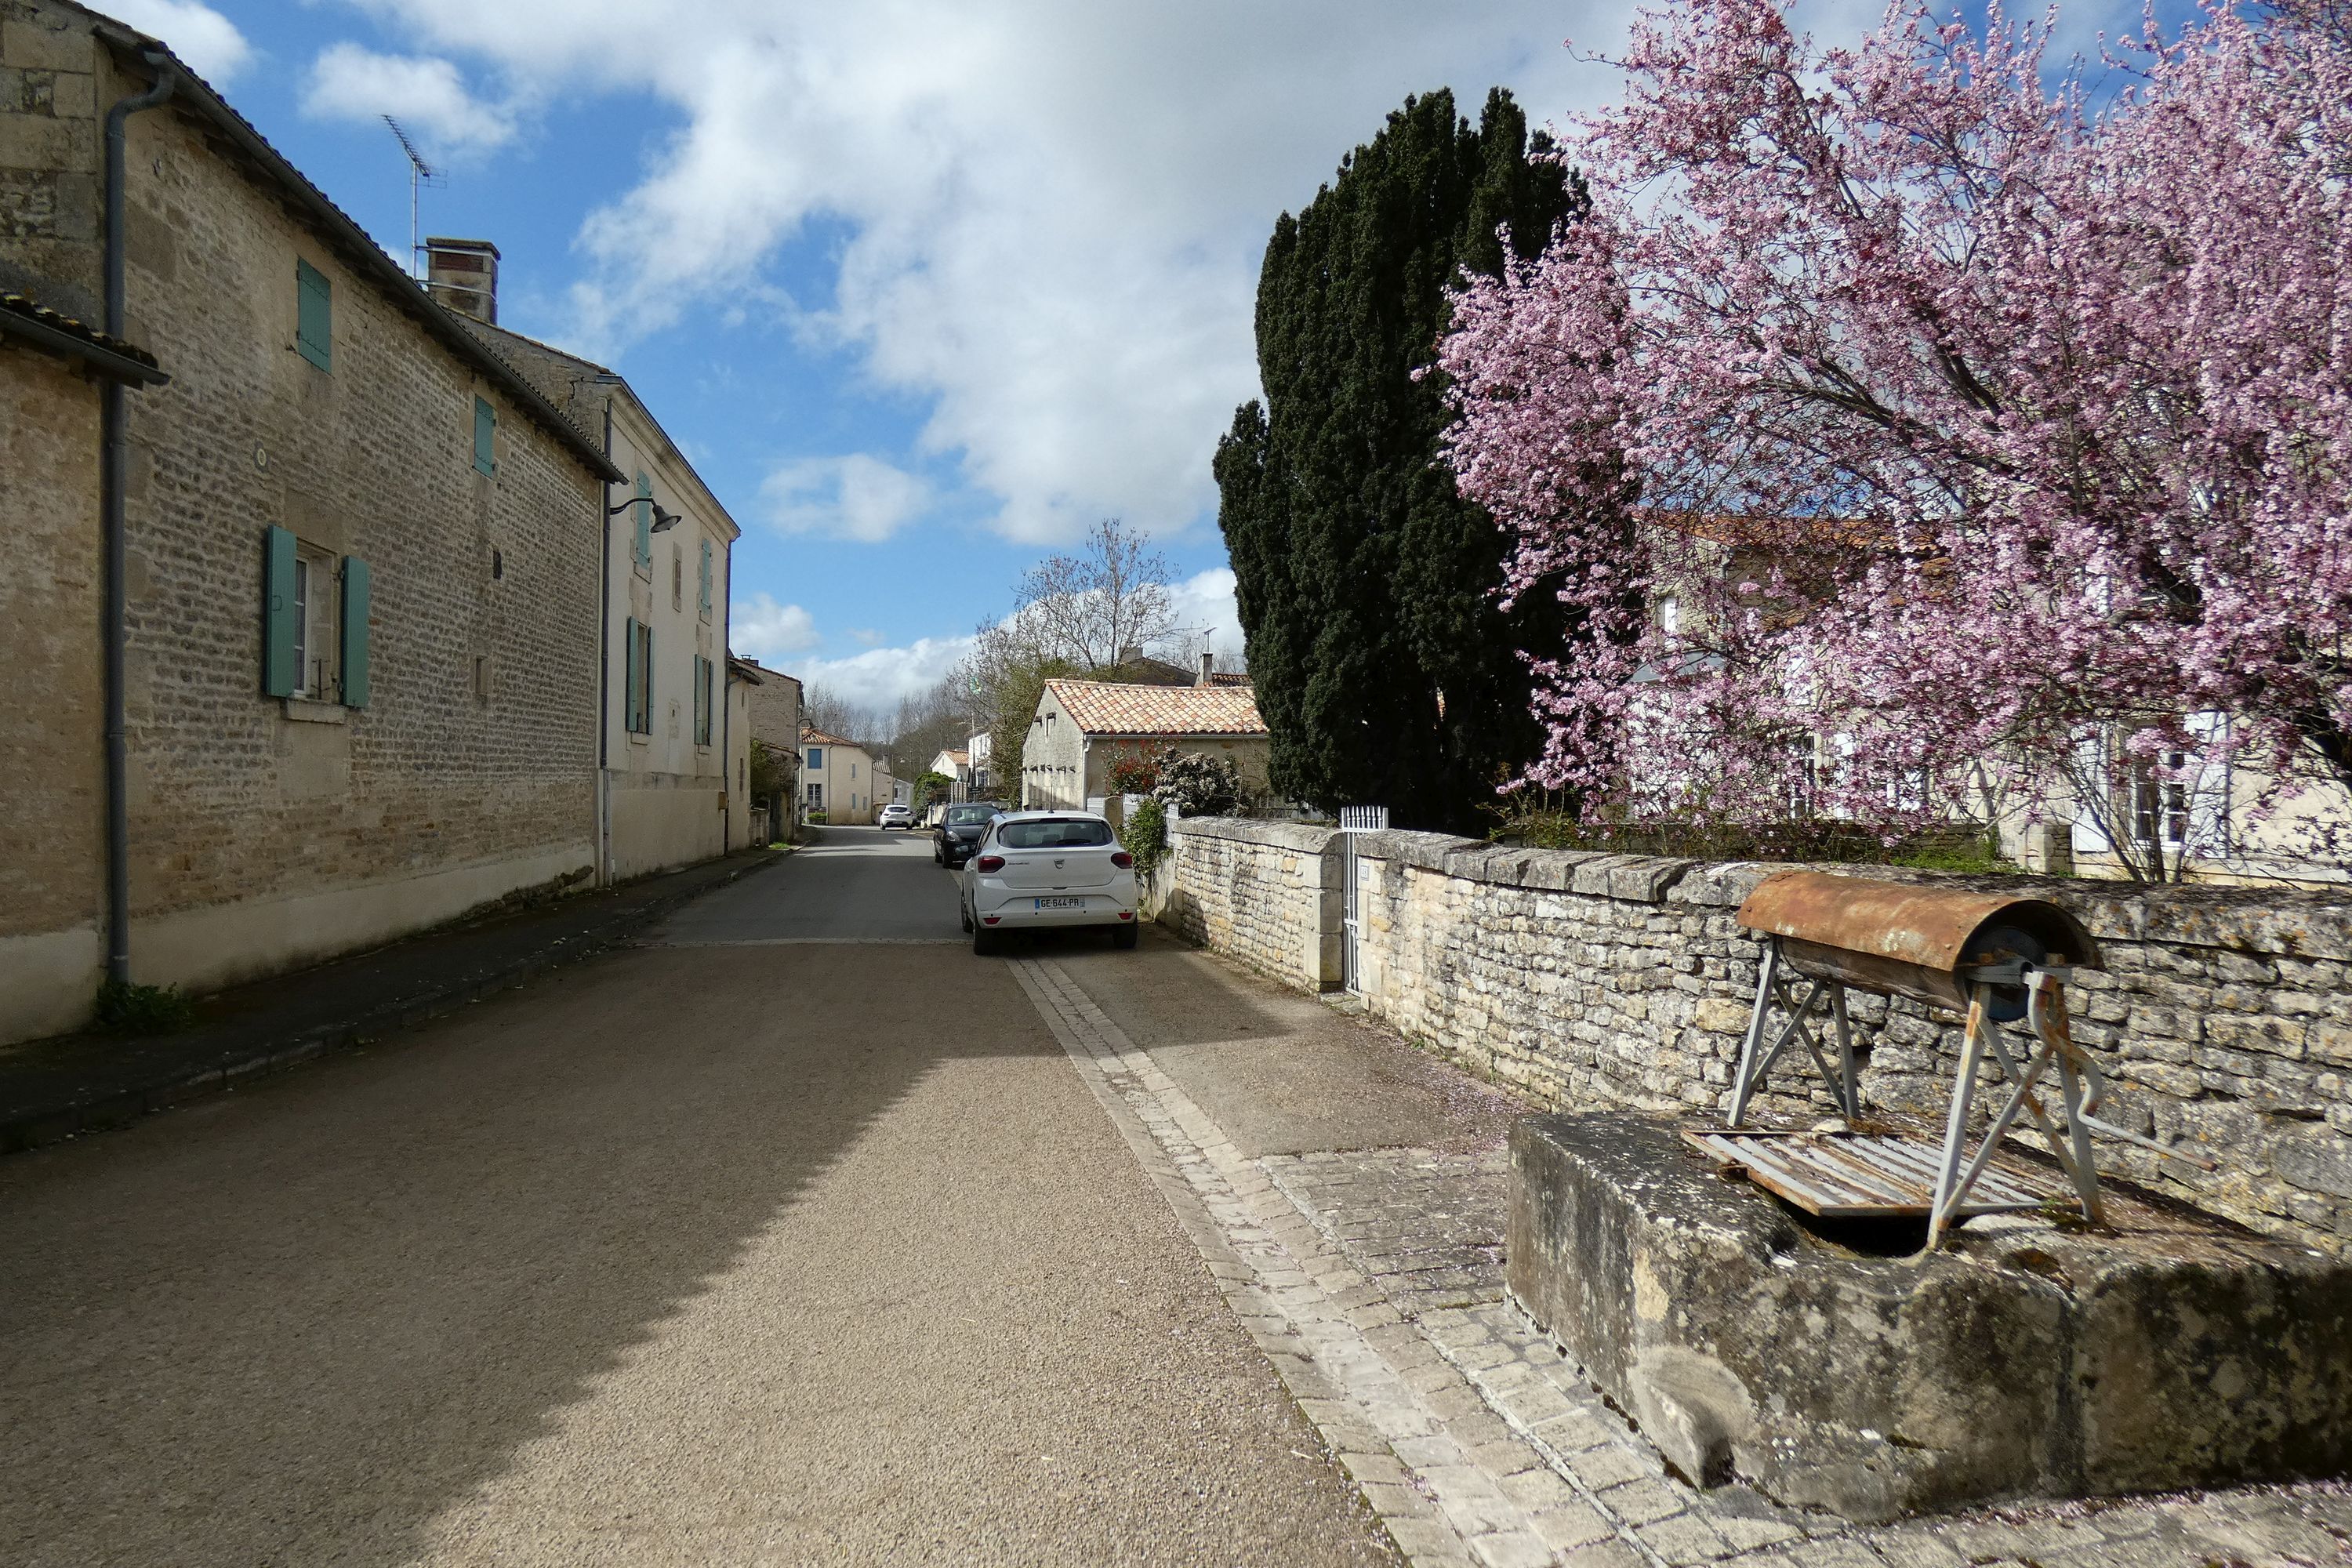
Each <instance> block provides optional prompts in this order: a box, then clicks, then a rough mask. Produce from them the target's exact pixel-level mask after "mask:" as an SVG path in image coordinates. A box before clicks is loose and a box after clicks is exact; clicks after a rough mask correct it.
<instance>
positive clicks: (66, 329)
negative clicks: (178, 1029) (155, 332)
mask: <svg viewBox="0 0 2352 1568" xmlns="http://www.w3.org/2000/svg"><path fill="white" fill-rule="evenodd" d="M164 379H165V377H164V375H163V372H162V371H161V370H160V369H158V368H157V367H156V364H155V361H154V360H153V358H152V356H150V355H148V354H147V353H144V352H143V351H142V350H139V349H136V348H133V347H131V345H130V344H128V343H121V342H115V341H113V340H112V339H110V338H108V337H106V336H104V335H103V334H101V333H100V332H97V331H92V330H91V329H90V328H89V327H87V326H85V325H83V324H82V323H81V322H79V321H74V320H72V319H70V318H68V317H65V316H60V315H58V314H56V313H55V312H53V311H49V310H44V309H42V308H41V307H39V306H37V305H36V304H35V303H34V302H33V301H32V300H27V299H25V298H24V297H22V296H21V295H16V294H0V507H5V508H6V509H7V515H9V516H10V517H12V518H14V519H15V520H16V526H15V535H16V537H15V541H14V546H15V548H14V550H13V552H12V564H11V567H10V569H9V570H8V571H7V572H5V573H0V661H5V666H6V668H9V669H10V670H13V671H15V672H16V678H17V679H20V680H22V681H24V682H25V683H26V690H28V691H37V692H39V693H41V700H40V701H38V702H29V703H26V704H23V705H22V706H20V708H19V709H18V710H17V712H16V715H15V717H14V718H13V720H12V721H11V723H10V727H9V728H10V742H9V744H7V745H5V746H0V796H5V798H6V799H7V800H8V801H9V802H10V806H11V813H12V816H14V818H15V822H16V830H15V831H12V832H11V833H10V834H9V836H8V852H7V853H6V854H5V855H0V1039H8V1038H21V1037H25V1036H27V1035H39V1034H47V1033H49V1032H52V1031H54V1030H58V1029H66V1028H70V1027H72V1026H74V1025H75V1024H77V1023H79V1022H80V1020H81V1018H82V1016H83V1015H84V1014H85V1013H86V1012H87V1010H88V1009H89V1002H90V996H91V994H92V992H93V991H94V990H95V989H96V986H97V976H98V973H99V972H100V962H101V959H102V956H103V948H102V942H103V937H102V934H101V933H102V931H103V929H104V926H105V923H106V876H105V868H104V858H105V852H106V846H105V842H104V833H105V816H106V804H105V803H106V777H105V769H104V766H103V763H102V756H103V746H102V743H101V742H102V736H103V734H104V731H105V726H106V705H105V698H104V692H103V689H102V679H103V669H104V665H105V651H104V643H103V639H102V637H101V636H100V614H101V599H102V594H101V588H102V584H103V579H104V575H105V562H104V560H103V551H102V548H101V542H100V527H99V505H100V502H99V460H98V454H99V433H100V397H101V392H100V388H101V387H102V386H103V385H105V384H107V383H108V382H113V383H116V384H127V385H130V386H132V387H140V386H153V385H159V384H162V383H163V380H164Z"/></svg>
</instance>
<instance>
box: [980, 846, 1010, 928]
mask: <svg viewBox="0 0 2352 1568" xmlns="http://www.w3.org/2000/svg"><path fill="white" fill-rule="evenodd" d="M972 866H973V868H975V869H977V870H982V871H1002V870H1003V869H1004V857H1003V856H1002V855H983V856H982V857H981V858H979V859H977V860H975V861H973V862H972ZM990 923H991V924H994V923H995V922H994V921H991V922H990Z"/></svg>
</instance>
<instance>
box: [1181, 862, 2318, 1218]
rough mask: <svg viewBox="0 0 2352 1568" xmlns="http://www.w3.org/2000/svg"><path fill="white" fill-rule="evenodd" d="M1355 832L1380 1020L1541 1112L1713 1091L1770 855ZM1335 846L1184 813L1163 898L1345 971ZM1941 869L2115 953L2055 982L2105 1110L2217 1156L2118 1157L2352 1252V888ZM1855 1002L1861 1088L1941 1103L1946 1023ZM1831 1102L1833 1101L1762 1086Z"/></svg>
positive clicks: (1786, 1102) (2196, 1193)
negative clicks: (2112, 1085) (2076, 976)
mask: <svg viewBox="0 0 2352 1568" xmlns="http://www.w3.org/2000/svg"><path fill="white" fill-rule="evenodd" d="M1355 849H1356V852H1357V853H1358V855H1359V856H1360V858H1361V862H1362V863H1361V866H1360V871H1361V888H1362V891H1361V908H1360V922H1361V927H1362V935H1361V946H1360V963H1361V975H1362V982H1361V990H1362V992H1363V994H1364V1004H1365V1006H1366V1008H1367V1009H1368V1010H1369V1011H1370V1013H1371V1014H1372V1016H1375V1017H1378V1018H1380V1019H1381V1020H1382V1021H1384V1022H1386V1023H1388V1024H1390V1025H1391V1026H1393V1027H1395V1028H1396V1029H1397V1030H1399V1031H1400V1032H1401V1033H1402V1034H1403V1035H1404V1036H1405V1037H1407V1038H1409V1039H1411V1040H1412V1041H1414V1042H1415V1043H1417V1044H1419V1045H1421V1046H1422V1047H1423V1048H1425V1049H1430V1050H1433V1051H1434V1052H1436V1053H1437V1054H1439V1055H1441V1056H1443V1057H1445V1058H1448V1059H1451V1060H1453V1061H1454V1062H1456V1063H1458V1064H1460V1065H1462V1066H1464V1067H1465V1068H1469V1069H1470V1070H1472V1071H1475V1072H1476V1073H1478V1074H1479V1075H1480V1076H1482V1077H1485V1078H1487V1079H1491V1080H1492V1081H1494V1082H1496V1083H1498V1084H1501V1085H1503V1086H1505V1087H1507V1088H1508V1089H1512V1090H1513V1091H1515V1092H1516V1093H1517V1094H1518V1095H1520V1096H1521V1097H1522V1098H1523V1099H1525V1100H1528V1102H1529V1103H1531V1104H1534V1105H1538V1106H1541V1107H1544V1108H1546V1109H1551V1110H1601V1109H1606V1108H1609V1107H1628V1108H1637V1109H1642V1110H1675V1109H1699V1108H1713V1107H1716V1106H1718V1105H1720V1104H1721V1103H1722V1102H1723V1100H1725V1098H1726V1096H1727V1091H1728V1086H1729V1084H1730V1079H1731V1071H1732V1064H1733V1061H1734V1059H1735V1058H1736V1057H1737V1055H1738V1048H1739V1037H1740V1032H1741V1030H1742V1028H1743V1027H1744V1026H1745V1024H1746V1021H1747V1016H1748V1004H1749V1000H1750V998H1751V997H1752V995H1753V993H1754V988H1755V984H1756V952H1757V947H1756V943H1755V942H1754V941H1753V939H1751V938H1749V937H1748V935H1746V934H1745V933H1744V932H1742V931H1740V930H1739V929H1738V926H1737V924H1736V922H1735V921H1734V920H1733V918H1732V915H1733V911H1734V910H1737V909H1738V905H1739V901H1740V900H1742V899H1744V898H1745V897H1746V896H1747V895H1748V891H1749V890H1750V889H1753V888H1754V887H1755V885H1756V884H1757V883H1758V882H1759V881H1760V880H1762V879H1764V878H1765V877H1766V876H1769V875H1770V874H1771V873H1772V872H1773V871H1775V870H1778V869H1780V867H1777V866H1769V865H1759V864H1753V863H1710V862H1702V861H1692V860H1672V859H1660V858H1648V857H1639V856H1617V855H1601V854H1592V853H1584V852H1576V851H1564V850H1527V849H1502V848H1496V847H1492V846H1488V845H1486V844H1481V843H1477V842H1475V841H1472V840H1468V839H1461V838H1453V837H1444V836H1442V835H1437V834H1421V833H1379V834H1364V835H1359V836H1356V839H1355ZM1342 852H1343V849H1342V846H1341V844H1340V843H1339V835H1338V834H1336V833H1334V832H1332V831H1331V830H1329V829H1327V828H1314V827H1306V826H1299V825H1297V824H1290V823H1259V822H1245V821H1239V820H1233V819H1224V818H1188V819H1186V820H1185V821H1183V822H1181V823H1180V824H1178V825H1177V827H1176V831H1175V835H1174V852H1173V854H1172V856H1171V867H1172V870H1171V876H1170V879H1169V884H1168V885H1169V894H1168V900H1167V904H1166V907H1165V910H1164V911H1163V913H1162V914H1161V917H1160V918H1161V920H1162V921H1165V922H1166V923H1168V924H1171V925H1172V926H1175V927H1176V928H1177V929H1179V930H1181V931H1183V932H1184V933H1185V934H1186V935H1187V936H1189V937H1191V938H1192V940H1193V941H1195V942H1202V943H1203V944H1204V945H1206V946H1208V947H1210V948H1212V949H1213V950H1215V951H1217V952H1223V953H1226V954H1228V955H1230V956H1232V957H1234V958H1235V959H1237V960H1239V961H1241V962H1243V963H1246V964H1248V965H1250V966H1251V967H1252V968H1255V969H1256V970H1258V971H1259V972H1260V973H1265V974H1266V975H1268V976H1269V977H1271V978H1274V979H1276V980H1278V981H1281V982H1283V983H1284V984H1290V985H1295V986H1299V987H1302V988H1307V989H1322V990H1328V989H1332V988H1335V987H1336V986H1337V985H1338V984H1339V973H1340V969H1339V934H1340V921H1341V919H1342V916H1343V914H1344V912H1345V911H1344V910H1342V909H1341V907H1340V906H1341V892H1340V889H1341V864H1340V856H1341V854H1342ZM1830 869H1837V868H1830ZM1870 874H1873V875H1884V874H1886V873H1885V872H1884V871H1883V870H1881V869H1874V870H1873V871H1872V872H1871V873H1870ZM1895 875H1908V876H1917V877H1927V876H1932V875H1933V874H1932V873H1900V872H1898V873H1895ZM1953 880H1955V881H1958V882H1964V883H1966V884H1968V885H1970V886H1986V887H2000V888H2016V889H2031V891H2032V893H2033V894H2034V896H2037V897H2042V898H2047V899H2050V900H2053V901H2056V902H2058V903H2061V904H2063V905H2065V906H2066V907H2068V908H2069V909H2071V910H2074V911H2075V912H2076V913H2077V914H2078V915H2079V916H2080V917H2081V918H2082V919H2083V920H2084V922H2085V923H2086V924H2087V925H2088V926H2089V927H2090V929H2091V931H2093V932H2094V934H2095V935H2096V936H2097V937H2098V938H2099V939H2100V942H2101V943H2102V944H2103V946H2104V947H2105V952H2106V956H2107V963H2108V968H2107V970H2106V971H2105V973H2087V972H2086V973H2083V974H2082V975H2081V976H2080V981H2081V984H2080V985H2079V986H2078V987H2077V988H2076V989H2074V992H2073V993H2072V994H2070V996H2069V999H2068V1000H2069V1002H2070V1005H2072V1007H2073V1009H2074V1013H2075V1016H2076V1018H2077V1027H2076V1031H2075V1034H2076V1037H2077V1038H2078V1039H2081V1040H2083V1041H2084V1042H2085V1043H2087V1044H2090V1045H2093V1046H2096V1047H2101V1048H2102V1049H2103V1051H2105V1054H2106V1059H2107V1061H2108V1062H2109V1063H2110V1064H2111V1068H2112V1076H2113V1078H2114V1079H2115V1081H2116V1085H2117V1090H2118V1092H2117V1093H2116V1096H2115V1100H2114V1104H2115V1110H2114V1111H2113V1112H2112V1114H2113V1115H2115V1116H2116V1119H2117V1120H2118V1121H2123V1122H2125V1123H2126V1125H2131V1126H2135V1127H2137V1129H2138V1130H2139V1131H2144V1132H2147V1133H2150V1134H2152V1135H2153V1136H2155V1137H2156V1138H2158V1139H2159V1140H2162V1141H2165V1142H2174V1141H2179V1142H2185V1143H2188V1144H2190V1145H2193V1146H2194V1147H2196V1148H2197V1149H2198V1150H2200V1151H2201V1152H2204V1153H2206V1154H2207V1155H2208V1156H2210V1157H2211V1158H2213V1159H2215V1160H2217V1161H2218V1162H2219V1164H2220V1169H2219V1170H2217V1171H2216V1172H2214V1173H2211V1174H2210V1175H2208V1174H2205V1173H2200V1172H2198V1171H2196V1170H2194V1169H2192V1168H2190V1167H2189V1166H2187V1165H2186V1164H2183V1163H2179V1162H2174V1161H2163V1160H2158V1158H2156V1157H2155V1156H2153V1155H2150V1154H2147V1153H2144V1152H2140V1151H2137V1150H2135V1149H2131V1148H2128V1147H2126V1146H2121V1145H2114V1144H2108V1145H2103V1146H2102V1147H2101V1150H2100V1158H2101V1163H2102V1164H2103V1166H2104V1167H2105V1169H2106V1170H2107V1171H2108V1173H2111V1174H2114V1175H2118V1176H2123V1177H2126V1178H2129V1179H2132V1180H2135V1181H2137V1182H2140V1183H2142V1184H2146V1185H2147V1186H2149V1187H2152V1188H2155V1189H2158V1190H2160V1191H2170V1192H2172V1193H2174V1194H2178V1195H2181V1196H2185V1197H2189V1198H2190V1199H2191V1200H2192V1201H2195V1202H2197V1203H2198V1204H2200V1205H2202V1206H2204V1207H2206V1208H2209V1209H2211V1210H2213V1211H2215V1212H2218V1213H2221V1214H2223V1215H2229V1216H2230V1217H2231V1218H2234V1219H2237V1220H2240V1221H2242V1222H2243V1223H2246V1224H2248V1225H2251V1226H2255V1227H2256V1228H2258V1229H2261V1230H2263V1231H2266V1232H2268V1233H2270V1234H2273V1235H2276V1236H2280V1237H2284V1238H2286V1239H2290V1240H2294V1241H2298V1242H2302V1243H2304V1244H2306V1245H2310V1246H2316V1247H2326V1248H2327V1249H2329V1250H2331V1251H2336V1252H2341V1251H2344V1250H2346V1249H2347V1247H2352V988H2347V967H2352V906H2347V904H2346V903H2345V901H2344V900H2340V899H2336V898H2331V897H2328V896H2325V895H2320V894H2313V893H2305V892H2297V891H2286V890H2276V889H2236V888H2230V889H2221V888H2166V889H2148V890H2134V889H2128V888H2124V887H2121V886H2118V885H2116V884H2109V883H2095V882H2082V881H2073V880H2065V879H2043V878H2026V877H2003V878H1966V879H1953ZM1854 1002H1855V1014H1854V1016H1855V1022H1856V1024H1857V1025H1859V1026H1860V1041H1861V1044H1862V1047H1863V1052H1864V1061H1865V1063H1866V1066H1865V1069H1864V1094H1865V1097H1866V1098H1867V1099H1868V1100H1870V1102H1871V1103H1873V1104H1874V1105H1876V1106H1878V1107H1880V1108H1882V1109H1886V1110H1908V1111H1912V1112H1915V1113H1925V1114H1930V1115H1939V1114H1940V1107H1941V1105H1942V1089H1941V1088H1940V1087H1939V1086H1940V1085H1941V1084H1943V1083H1948V1073H1949V1071H1950V1066H1951V1063H1952V1061H1953V1060H1954V1059H1955V1058H1956V1057H1957V1051H1958V1026H1957V1020H1954V1019H1946V1018H1942V1017H1937V1016H1930V1015H1929V1013H1928V1012H1927V1009H1925V1008H1924V1007H1921V1006H1918V1005H1915V1004H1912V1003H1908V1002H1899V1001H1898V1002H1895V1003H1892V1004H1889V1003H1887V1002H1885V1000H1883V999H1879V998H1874V997H1861V996H1857V997H1855V998H1854ZM1802 1081H1803V1080H1802V1079H1788V1080H1786V1082H1787V1083H1788V1085H1789V1086H1790V1088H1791V1089H1797V1088H1801V1085H1802ZM1830 1109H1831V1107H1830V1104H1829V1101H1828V1100H1827V1098H1826V1097H1825V1096H1817V1097H1815V1098H1814V1099H1813V1100H1812V1101H1811V1103H1810V1104H1809V1103H1807V1102H1804V1101H1801V1100H1794V1099H1789V1098H1782V1099H1780V1100H1777V1102H1768V1104H1767V1106H1766V1110H1768V1111H1769V1110H1781V1111H1801V1112H1805V1113H1809V1114H1810V1113H1812V1112H1814V1111H1818V1112H1820V1113H1824V1114H1825V1113H1827V1112H1828V1111H1829V1110H1830Z"/></svg>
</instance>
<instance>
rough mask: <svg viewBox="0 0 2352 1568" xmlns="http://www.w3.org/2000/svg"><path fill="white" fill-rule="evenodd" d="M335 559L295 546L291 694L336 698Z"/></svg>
mask: <svg viewBox="0 0 2352 1568" xmlns="http://www.w3.org/2000/svg"><path fill="white" fill-rule="evenodd" d="M335 605H336V599H335V558H334V557H333V556H332V555H331V554H329V553H328V552H325V551H323V550H320V549H319V548H317V547H316V546H314V545H311V544H308V543H305V542H301V541H299V540H298V541H296V542H295V545H294V695H295V696H297V697H304V698H308V699H310V700H312V701H315V702H332V701H333V700H335V679H336V657H335V654H336V649H335V626H336V622H335Z"/></svg>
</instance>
